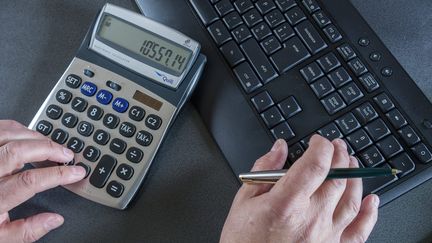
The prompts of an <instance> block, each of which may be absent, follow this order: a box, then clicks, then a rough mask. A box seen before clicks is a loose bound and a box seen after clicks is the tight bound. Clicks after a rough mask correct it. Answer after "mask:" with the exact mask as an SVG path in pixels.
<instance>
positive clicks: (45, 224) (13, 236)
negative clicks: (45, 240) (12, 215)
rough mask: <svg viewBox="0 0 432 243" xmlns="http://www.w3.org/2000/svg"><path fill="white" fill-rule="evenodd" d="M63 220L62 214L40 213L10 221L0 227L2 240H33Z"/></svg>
mask: <svg viewBox="0 0 432 243" xmlns="http://www.w3.org/2000/svg"><path fill="white" fill-rule="evenodd" d="M63 222H64V219H63V217H62V216H60V215H58V214H54V213H41V214H37V215H34V216H31V217H29V218H26V219H20V220H15V221H12V222H10V223H8V224H6V225H4V226H3V227H1V228H0V239H2V240H4V242H35V241H37V240H39V239H40V238H42V236H44V235H46V234H47V233H48V232H50V231H51V230H53V229H55V228H58V227H59V226H61V225H62V224H63Z"/></svg>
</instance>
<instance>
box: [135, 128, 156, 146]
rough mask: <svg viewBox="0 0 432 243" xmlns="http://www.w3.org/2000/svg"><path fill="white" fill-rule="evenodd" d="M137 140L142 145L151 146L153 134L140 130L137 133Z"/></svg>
mask: <svg viewBox="0 0 432 243" xmlns="http://www.w3.org/2000/svg"><path fill="white" fill-rule="evenodd" d="M135 141H136V142H137V143H138V144H140V145H142V146H149V145H150V144H151V142H152V141H153V135H151V133H149V132H146V131H143V130H141V131H139V132H138V133H137V135H136V138H135Z"/></svg>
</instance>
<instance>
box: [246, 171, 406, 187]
mask: <svg viewBox="0 0 432 243" xmlns="http://www.w3.org/2000/svg"><path fill="white" fill-rule="evenodd" d="M286 172H287V170H267V171H255V172H248V173H242V174H240V175H239V178H240V180H241V181H242V182H244V183H271V184H274V183H276V182H277V181H278V180H279V179H280V178H281V177H282V176H284V175H285V173H286ZM400 172H402V171H401V170H397V169H391V168H335V169H330V171H329V173H328V175H327V178H326V179H338V178H363V177H377V176H389V175H396V174H398V173H400Z"/></svg>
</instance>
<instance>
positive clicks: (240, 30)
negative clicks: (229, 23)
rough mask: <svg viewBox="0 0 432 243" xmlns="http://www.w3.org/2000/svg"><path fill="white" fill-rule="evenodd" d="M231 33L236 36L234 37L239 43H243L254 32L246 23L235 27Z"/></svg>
mask: <svg viewBox="0 0 432 243" xmlns="http://www.w3.org/2000/svg"><path fill="white" fill-rule="evenodd" d="M231 33H232V35H233V36H234V39H235V40H236V41H237V43H241V42H243V41H245V40H247V39H248V38H250V37H252V33H251V32H250V30H249V28H248V27H246V25H244V24H242V25H240V26H239V27H237V28H235V29H234V30H233V31H232V32H231Z"/></svg>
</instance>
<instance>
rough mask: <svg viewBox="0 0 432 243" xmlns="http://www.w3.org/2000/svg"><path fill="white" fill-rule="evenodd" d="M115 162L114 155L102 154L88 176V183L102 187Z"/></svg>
mask: <svg viewBox="0 0 432 243" xmlns="http://www.w3.org/2000/svg"><path fill="white" fill-rule="evenodd" d="M116 164H117V160H116V159H115V158H114V157H112V156H109V155H104V156H102V158H101V159H100V160H99V163H98V164H97V166H96V168H95V169H94V171H93V173H92V175H91V176H90V184H92V185H93V186H95V187H97V188H102V187H103V186H104V185H105V183H106V182H107V180H108V177H109V176H110V175H111V172H112V171H113V169H114V167H115V166H116ZM107 188H108V187H107Z"/></svg>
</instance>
